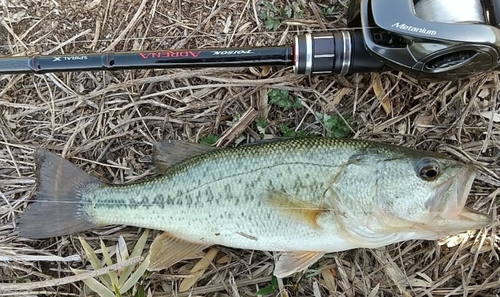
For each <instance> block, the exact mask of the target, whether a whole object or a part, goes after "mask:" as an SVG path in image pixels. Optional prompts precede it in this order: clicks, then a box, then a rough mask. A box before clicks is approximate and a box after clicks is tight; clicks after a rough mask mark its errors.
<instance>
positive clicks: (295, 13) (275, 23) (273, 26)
mask: <svg viewBox="0 0 500 297" xmlns="http://www.w3.org/2000/svg"><path fill="white" fill-rule="evenodd" d="M303 16H304V8H303V7H302V6H301V5H300V4H299V3H297V2H292V3H291V4H288V5H286V6H285V7H281V8H278V7H277V6H276V4H275V1H270V0H266V1H264V3H263V5H262V8H261V11H260V14H259V17H260V19H261V20H263V21H264V24H265V27H266V29H267V30H273V31H276V30H278V28H279V26H280V24H281V20H284V19H290V18H298V19H299V18H302V17H303Z"/></svg>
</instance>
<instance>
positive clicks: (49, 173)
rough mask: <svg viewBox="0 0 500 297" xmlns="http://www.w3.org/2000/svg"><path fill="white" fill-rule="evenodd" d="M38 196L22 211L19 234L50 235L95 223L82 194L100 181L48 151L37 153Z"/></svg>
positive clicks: (37, 236) (43, 236)
mask: <svg viewBox="0 0 500 297" xmlns="http://www.w3.org/2000/svg"><path fill="white" fill-rule="evenodd" d="M35 164H36V167H37V171H38V172H37V183H38V196H37V198H36V201H35V202H34V203H33V204H32V205H30V206H29V207H28V208H27V210H26V211H25V212H24V213H23V214H22V215H21V218H20V220H19V222H18V231H19V235H20V236H22V237H26V238H33V239H38V238H49V237H55V236H61V235H69V234H73V233H77V232H82V231H86V230H89V229H92V228H94V227H96V224H95V223H93V219H92V217H91V216H90V215H89V213H88V211H87V205H85V204H86V203H87V201H85V200H84V198H83V194H84V192H85V191H86V189H88V186H89V185H90V184H101V183H102V182H101V181H99V180H98V179H96V178H94V177H92V176H90V175H89V174H87V173H86V172H84V171H83V170H81V169H80V168H78V167H76V166H75V165H74V164H72V163H70V162H69V161H67V160H65V159H63V158H61V157H59V156H57V155H55V154H53V153H50V152H48V151H45V150H42V149H38V150H37V151H36V154H35Z"/></svg>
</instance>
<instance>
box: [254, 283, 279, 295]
mask: <svg viewBox="0 0 500 297" xmlns="http://www.w3.org/2000/svg"><path fill="white" fill-rule="evenodd" d="M275 291H276V288H275V287H274V286H273V285H269V286H266V287H264V288H262V289H260V290H258V291H257V292H256V293H255V295H267V294H271V293H273V292H275Z"/></svg>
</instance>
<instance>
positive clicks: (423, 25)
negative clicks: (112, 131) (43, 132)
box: [0, 0, 500, 81]
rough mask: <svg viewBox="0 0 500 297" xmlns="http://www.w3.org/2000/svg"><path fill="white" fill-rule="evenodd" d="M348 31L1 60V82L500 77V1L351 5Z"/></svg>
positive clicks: (401, 0)
mask: <svg viewBox="0 0 500 297" xmlns="http://www.w3.org/2000/svg"><path fill="white" fill-rule="evenodd" d="M347 20H348V28H347V29H345V30H340V31H336V32H321V33H307V34H303V35H299V36H295V40H294V43H293V44H292V45H287V46H276V47H242V48H215V49H181V50H177V49H176V50H170V49H166V50H158V51H134V52H106V53H91V54H75V55H47V56H31V57H3V58H0V74H20V73H48V72H69V71H96V70H109V71H112V70H125V69H166V68H199V67H235V66H242V67H249V66H293V69H294V72H295V73H297V74H305V75H318V74H353V73H360V72H380V71H384V70H391V69H392V70H399V71H402V72H404V73H406V74H408V75H409V76H412V77H415V78H418V79H426V80H434V81H436V80H454V79H458V78H463V77H469V76H473V75H476V74H479V73H484V72H487V71H492V70H498V69H500V0H454V1H450V0H351V2H350V5H349V7H348V11H347Z"/></svg>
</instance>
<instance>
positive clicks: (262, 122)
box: [255, 117, 267, 135]
mask: <svg viewBox="0 0 500 297" xmlns="http://www.w3.org/2000/svg"><path fill="white" fill-rule="evenodd" d="M255 125H256V126H257V130H258V131H259V134H261V135H265V134H266V128H267V121H266V119H264V118H263V117H258V118H256V119H255Z"/></svg>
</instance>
